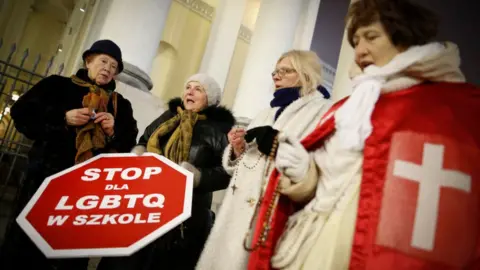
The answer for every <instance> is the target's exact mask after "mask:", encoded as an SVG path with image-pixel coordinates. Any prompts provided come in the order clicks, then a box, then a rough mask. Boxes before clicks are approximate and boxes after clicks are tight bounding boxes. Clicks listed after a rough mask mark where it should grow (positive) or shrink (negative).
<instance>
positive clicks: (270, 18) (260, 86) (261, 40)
mask: <svg viewBox="0 0 480 270" xmlns="http://www.w3.org/2000/svg"><path fill="white" fill-rule="evenodd" d="M302 2H303V0H298V1H293V0H262V2H261V5H260V10H259V12H258V18H257V21H256V23H255V31H254V33H253V37H252V42H251V44H250V47H249V50H248V56H247V59H246V61H245V67H244V69H243V73H242V78H241V80H240V84H239V87H238V90H237V96H236V98H235V104H234V105H233V112H234V114H235V116H237V117H242V118H249V119H252V118H254V117H255V116H256V115H257V114H258V113H259V112H260V111H261V110H262V109H264V108H266V107H268V106H269V102H270V100H271V99H272V93H273V82H272V77H271V75H270V74H271V73H272V71H273V69H274V68H275V63H276V61H277V60H278V58H279V57H280V55H282V53H284V52H286V51H288V50H290V49H292V47H293V42H294V39H295V33H296V29H297V24H298V21H299V18H300V14H301V13H302V12H301V11H302Z"/></svg>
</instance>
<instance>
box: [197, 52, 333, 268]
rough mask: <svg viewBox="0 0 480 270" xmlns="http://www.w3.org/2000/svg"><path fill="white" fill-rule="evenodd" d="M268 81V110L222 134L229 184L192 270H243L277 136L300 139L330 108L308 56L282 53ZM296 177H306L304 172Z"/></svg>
mask: <svg viewBox="0 0 480 270" xmlns="http://www.w3.org/2000/svg"><path fill="white" fill-rule="evenodd" d="M272 78H273V81H274V83H275V92H274V96H273V99H272V101H271V102H270V108H268V109H266V110H264V111H262V112H261V113H260V114H259V115H258V116H257V117H256V118H255V119H254V120H253V121H252V122H251V124H250V125H249V127H248V128H247V130H246V131H245V130H243V129H238V128H234V129H232V130H231V131H230V133H229V134H228V140H229V145H228V146H227V148H226V150H225V152H224V155H223V166H224V168H225V170H226V171H227V173H229V174H230V175H232V179H231V180H230V185H229V188H228V189H227V193H226V195H225V198H224V200H223V203H222V207H221V209H220V212H219V214H218V217H217V219H216V221H215V225H214V227H213V229H212V232H211V234H210V236H209V239H208V241H207V244H206V246H205V248H204V250H203V253H202V255H201V258H200V261H199V263H198V264H197V269H200V270H220V269H222V270H223V269H229V270H237V269H238V270H244V269H246V268H247V264H248V260H249V257H250V252H251V251H252V250H254V248H255V246H256V244H255V243H251V242H250V241H249V239H250V235H249V232H250V231H251V228H250V224H252V223H253V222H252V220H254V219H255V218H256V209H257V207H256V206H257V204H261V202H262V196H263V192H264V188H265V186H266V185H267V183H268V182H267V181H268V178H267V177H266V176H268V175H269V174H270V172H271V170H272V169H273V168H275V164H274V156H275V153H276V145H277V140H276V138H277V134H278V133H279V132H280V131H281V132H282V133H286V134H288V135H289V136H291V137H293V138H298V139H302V138H304V137H305V136H306V135H307V134H309V133H310V132H311V131H312V130H313V129H314V128H315V126H316V125H317V124H318V122H319V120H320V117H321V116H322V115H323V114H324V113H325V112H326V111H327V110H328V109H329V108H330V104H331V103H330V101H328V100H327V99H326V98H325V97H324V95H323V94H322V93H321V92H320V91H318V90H317V86H318V85H320V83H321V64H320V60H319V58H318V56H317V55H316V54H315V53H314V52H311V51H299V50H292V51H289V52H287V53H285V54H283V55H282V56H281V57H280V59H279V60H278V61H277V63H276V66H275V69H274V71H273V72H272ZM265 90H266V89H265ZM306 158H307V159H308V156H307V157H306ZM299 169H300V170H302V169H301V168H299ZM302 173H305V174H306V173H307V172H306V168H305V170H304V171H302ZM252 245H253V246H252Z"/></svg>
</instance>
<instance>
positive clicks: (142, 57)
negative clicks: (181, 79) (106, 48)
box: [96, 0, 172, 91]
mask: <svg viewBox="0 0 480 270" xmlns="http://www.w3.org/2000/svg"><path fill="white" fill-rule="evenodd" d="M102 1H103V0H102ZM171 3H172V0H137V1H131V0H111V3H110V5H109V6H108V9H107V10H106V11H105V12H104V13H103V14H102V12H98V13H97V16H104V20H103V23H102V24H101V25H99V26H98V27H99V29H98V30H97V31H96V32H97V33H98V34H97V35H96V37H97V38H96V40H98V39H111V40H113V41H114V42H115V43H117V44H118V45H119V46H120V48H121V50H122V54H123V59H124V62H125V69H124V72H123V73H122V74H120V75H119V76H118V77H117V79H118V80H120V81H123V82H125V83H127V84H130V85H132V86H135V87H138V88H140V89H142V90H145V91H148V90H150V89H151V88H152V87H153V85H152V81H151V79H150V77H149V74H150V71H151V68H152V63H153V60H154V58H155V55H156V54H157V49H158V46H159V44H160V40H161V38H162V33H163V28H164V26H165V21H166V19H167V15H168V12H169V10H170V5H171Z"/></svg>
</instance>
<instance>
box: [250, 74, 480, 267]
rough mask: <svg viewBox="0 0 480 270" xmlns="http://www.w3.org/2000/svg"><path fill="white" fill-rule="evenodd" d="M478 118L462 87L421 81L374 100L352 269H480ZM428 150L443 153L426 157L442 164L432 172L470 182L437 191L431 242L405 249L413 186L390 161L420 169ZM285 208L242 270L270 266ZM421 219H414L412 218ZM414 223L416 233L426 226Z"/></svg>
mask: <svg viewBox="0 0 480 270" xmlns="http://www.w3.org/2000/svg"><path fill="white" fill-rule="evenodd" d="M344 101H345V100H343V101H340V102H338V103H336V104H335V105H334V106H333V107H332V109H331V111H330V113H327V114H326V119H327V120H326V121H324V123H322V124H320V125H319V126H318V127H317V129H316V130H315V131H313V132H312V134H310V135H309V136H307V138H305V139H304V140H303V141H302V143H303V145H304V146H305V148H306V149H316V148H318V147H320V146H322V144H323V142H324V140H325V139H326V138H328V136H330V135H331V134H332V133H333V132H334V126H335V123H334V119H333V117H332V118H330V117H329V116H331V115H329V114H332V113H333V112H334V111H335V110H336V109H337V108H338V107H340V105H341V104H342V103H343V102H344ZM479 115H480V91H479V89H478V88H476V87H474V86H472V85H469V84H454V83H435V84H433V83H432V84H423V85H418V86H414V87H412V88H410V89H406V90H402V91H398V92H394V93H389V94H384V95H382V96H381V97H380V98H379V100H378V102H377V104H376V106H375V110H374V112H373V115H372V125H373V132H372V134H371V136H370V137H369V138H368V139H367V141H366V143H365V149H364V164H363V175H362V183H361V187H360V200H359V205H358V212H357V220H356V225H355V226H356V228H355V233H354V237H353V246H352V256H351V259H350V269H351V270H367V269H368V270H383V269H405V270H406V269H408V270H420V269H422V270H433V269H438V270H443V269H469V270H470V269H471V270H476V269H480V166H478V162H479V161H480V125H478V116H479ZM427 145H428V146H429V147H430V148H432V147H433V148H432V149H436V150H439V149H440V148H441V149H443V152H442V153H440V154H438V153H437V155H435V157H436V158H432V157H431V156H430V158H429V159H426V160H427V161H431V160H432V159H435V160H437V161H438V160H441V161H442V164H441V165H440V166H439V167H438V168H437V169H442V170H449V173H452V172H453V173H457V174H461V175H459V176H458V177H455V178H454V179H455V181H456V182H465V177H470V178H469V180H471V181H470V182H469V183H470V184H471V185H470V186H468V187H469V190H467V191H466V190H460V189H459V188H458V186H457V187H453V188H452V187H442V188H440V189H437V193H439V194H440V195H439V196H438V198H437V200H438V205H437V209H436V211H427V212H426V215H430V214H431V213H438V215H437V219H436V221H437V222H436V223H432V224H436V226H435V230H434V231H435V233H433V234H432V235H431V236H432V237H433V240H434V241H431V242H432V243H433V244H432V246H431V247H425V246H424V245H425V242H427V243H428V242H429V241H426V240H425V239H426V238H425V235H426V234H429V231H428V230H427V231H426V232H424V233H423V234H419V235H420V238H419V239H420V241H419V243H417V244H415V245H414V244H412V243H413V242H412V241H413V240H412V239H413V238H414V237H413V235H414V234H413V231H414V229H413V227H414V225H413V224H414V222H415V213H416V211H417V209H418V208H419V207H418V206H417V204H418V203H419V201H418V200H419V199H418V198H419V196H420V195H419V192H420V190H419V186H420V184H419V181H417V182H415V181H412V179H409V178H408V176H398V175H395V173H394V168H395V166H396V164H397V162H404V163H408V164H409V165H410V166H411V165H412V164H413V166H417V169H418V168H419V166H420V165H423V163H424V160H423V155H426V154H425V153H426V151H427V150H426V149H427ZM439 147H440V148H439ZM430 148H429V149H430ZM432 149H430V150H432ZM439 158H440V159H439ZM437 165H438V164H437ZM411 171H414V170H411ZM400 172H401V171H400ZM278 176H279V174H278V172H277V171H274V173H273V174H272V176H271V178H270V182H269V186H268V188H267V191H270V192H272V191H273V190H274V188H275V187H276V185H277V184H278ZM424 177H425V176H423V178H424ZM419 179H420V180H421V181H423V180H424V179H422V177H420V178H419ZM435 179H437V178H435ZM438 179H441V178H438ZM445 179H447V180H449V179H450V180H451V178H448V177H447V178H445ZM439 181H440V180H438V181H435V183H439ZM422 183H423V182H422ZM454 185H460V184H458V183H455V184H454ZM460 186H461V185H460ZM463 188H467V186H465V185H464V187H463ZM431 193H432V194H435V193H434V192H431ZM268 195H273V193H269V194H268ZM384 195H385V196H384ZM269 199H271V198H270V197H268V196H266V197H265V200H264V202H265V203H264V204H263V205H262V208H261V210H260V213H261V214H262V213H263V215H262V216H261V217H262V218H265V214H264V213H265V212H266V207H268V201H269ZM283 202H285V201H283ZM287 202H288V201H287ZM427 202H428V205H429V207H431V206H432V205H434V204H432V203H431V201H430V200H427ZM289 210H291V208H288V207H287V208H285V207H283V206H282V205H281V204H280V205H279V207H278V208H277V209H276V211H275V214H274V216H273V217H274V219H273V221H274V223H273V225H274V231H275V233H270V234H269V235H268V239H267V243H266V245H264V246H261V247H260V248H259V249H258V250H257V251H255V252H252V254H251V258H250V261H249V267H248V269H249V270H259V269H262V270H264V269H271V265H270V258H271V256H272V254H273V249H274V247H275V244H276V241H277V240H278V237H279V235H280V234H281V231H282V230H283V227H284V225H285V222H286V221H287V218H288V215H289V214H291V213H289V212H288V211H289ZM282 211H285V212H282ZM262 218H259V219H258V223H257V224H256V226H255V232H256V234H255V237H257V238H258V233H259V232H260V231H261V228H262V227H261V226H262V224H263V222H264V220H262ZM277 218H278V219H277ZM422 218H424V217H423V216H421V215H420V216H418V217H417V219H422ZM421 225H422V226H420V228H421V229H423V228H428V226H431V224H430V225H428V224H427V225H425V224H421ZM277 232H279V233H277ZM257 238H255V239H257ZM417 238H418V235H417ZM427 239H428V237H427ZM430 240H432V239H430ZM418 246H423V247H418ZM427 246H428V245H427Z"/></svg>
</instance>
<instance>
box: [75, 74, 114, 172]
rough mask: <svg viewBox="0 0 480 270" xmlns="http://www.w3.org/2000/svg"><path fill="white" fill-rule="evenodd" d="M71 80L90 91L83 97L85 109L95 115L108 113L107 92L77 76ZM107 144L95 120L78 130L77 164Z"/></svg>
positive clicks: (76, 143)
mask: <svg viewBox="0 0 480 270" xmlns="http://www.w3.org/2000/svg"><path fill="white" fill-rule="evenodd" d="M71 78H72V82H73V83H74V84H76V85H80V86H83V87H88V88H89V89H90V92H89V93H88V94H86V95H85V96H84V97H83V101H82V104H83V107H84V108H88V109H89V110H90V112H94V111H95V113H99V112H106V111H107V104H108V93H107V91H105V90H103V89H102V88H100V87H98V86H97V85H94V84H91V83H89V82H86V81H84V80H82V79H80V78H78V77H77V76H75V75H73V76H72V77H71ZM105 144H106V141H105V133H104V132H103V129H102V126H101V125H100V123H98V124H95V123H94V120H90V121H89V122H88V123H87V124H86V125H85V126H83V127H80V128H77V138H76V141H75V146H76V147H77V155H76V156H75V164H78V163H81V162H83V161H85V160H87V159H89V158H91V157H93V152H92V150H93V149H101V148H105Z"/></svg>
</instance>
